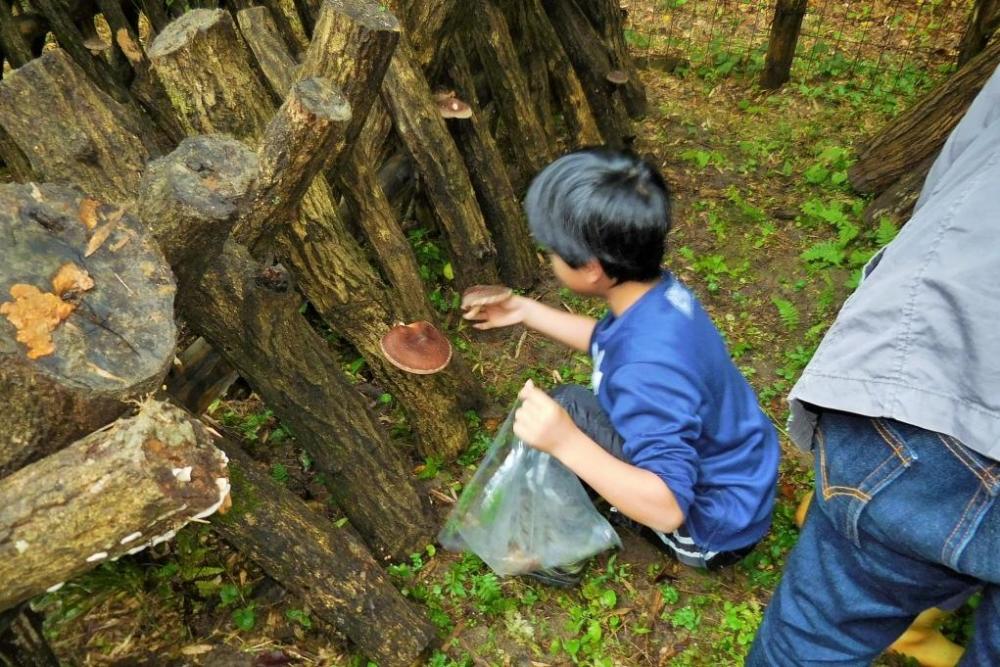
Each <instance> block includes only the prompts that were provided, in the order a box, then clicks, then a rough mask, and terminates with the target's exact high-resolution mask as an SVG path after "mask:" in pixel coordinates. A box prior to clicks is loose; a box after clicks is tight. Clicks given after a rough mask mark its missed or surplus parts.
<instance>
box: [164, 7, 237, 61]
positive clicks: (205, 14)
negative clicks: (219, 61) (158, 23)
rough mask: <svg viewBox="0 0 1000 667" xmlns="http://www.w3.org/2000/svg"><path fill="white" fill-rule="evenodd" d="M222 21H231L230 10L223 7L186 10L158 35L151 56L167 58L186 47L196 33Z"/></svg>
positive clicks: (205, 30) (210, 28)
mask: <svg viewBox="0 0 1000 667" xmlns="http://www.w3.org/2000/svg"><path fill="white" fill-rule="evenodd" d="M222 21H231V19H230V16H229V14H228V12H226V11H225V10H222V9H192V10H191V11H188V12H185V13H184V14H183V15H181V16H180V17H179V18H178V19H176V20H174V21H171V22H170V24H169V25H167V27H166V28H164V29H163V31H162V32H160V34H158V35H157V36H156V38H155V39H154V40H153V43H152V44H151V45H150V46H149V52H148V53H149V58H150V59H151V60H156V59H157V58H165V57H168V56H170V55H171V54H173V53H174V52H176V51H179V50H181V49H184V48H186V47H187V46H188V44H190V43H191V40H192V39H193V38H194V36H195V35H197V34H198V33H200V32H207V31H209V30H212V29H213V28H214V27H215V26H216V25H217V24H219V23H220V22H222Z"/></svg>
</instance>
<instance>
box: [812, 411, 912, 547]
mask: <svg viewBox="0 0 1000 667" xmlns="http://www.w3.org/2000/svg"><path fill="white" fill-rule="evenodd" d="M815 438H816V442H815V449H816V453H817V456H816V487H817V491H818V497H817V501H818V502H819V503H820V504H821V505H822V508H823V511H824V513H825V514H826V515H827V516H828V517H829V518H830V520H831V521H832V522H833V524H834V526H836V527H837V529H838V530H840V532H841V533H843V534H844V535H845V536H847V538H848V539H850V540H851V541H852V542H853V543H854V544H855V546H861V544H860V538H859V536H858V519H859V518H860V517H861V513H862V512H863V511H864V509H865V507H867V506H868V503H869V502H871V500H872V498H873V497H875V495H876V494H878V493H879V492H880V491H882V490H883V489H885V488H886V487H887V486H888V485H889V484H890V483H891V482H892V481H893V480H895V479H896V478H897V477H899V476H900V475H901V474H902V473H903V472H904V471H905V470H906V469H907V468H908V467H910V465H911V464H912V463H913V462H914V461H915V460H916V459H917V457H916V454H914V452H913V451H912V450H911V448H910V447H909V446H908V445H907V443H906V442H905V441H904V440H903V439H902V438H900V437H899V436H898V435H897V434H896V433H895V432H894V431H893V429H892V428H891V427H890V426H889V424H888V423H887V422H886V421H885V420H882V419H870V418H867V417H855V416H845V415H824V416H823V418H822V419H821V420H820V423H819V426H818V427H817V429H816V435H815ZM828 443H836V444H835V446H828Z"/></svg>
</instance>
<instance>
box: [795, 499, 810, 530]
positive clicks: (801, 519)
mask: <svg viewBox="0 0 1000 667" xmlns="http://www.w3.org/2000/svg"><path fill="white" fill-rule="evenodd" d="M812 499H813V492H812V491H810V492H809V493H807V494H806V495H804V496H803V497H802V500H801V501H800V502H799V507H798V509H796V510H795V525H796V526H798V527H799V528H802V525H803V524H804V523H805V522H806V513H808V512H809V505H811V504H812Z"/></svg>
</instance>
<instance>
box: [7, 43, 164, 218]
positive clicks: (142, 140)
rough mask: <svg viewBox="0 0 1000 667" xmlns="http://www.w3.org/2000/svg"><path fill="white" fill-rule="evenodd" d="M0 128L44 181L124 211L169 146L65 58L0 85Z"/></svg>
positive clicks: (50, 57)
mask: <svg viewBox="0 0 1000 667" xmlns="http://www.w3.org/2000/svg"><path fill="white" fill-rule="evenodd" d="M25 109H44V113H25V111H24V110H25ZM67 118H72V119H73V122H72V123H66V122H65V119H67ZM0 126H3V128H4V129H5V130H6V132H7V134H8V135H10V138H11V139H12V140H13V142H14V143H15V144H16V145H17V147H18V148H19V149H20V150H21V151H22V152H23V153H24V155H25V156H27V157H28V160H29V163H30V164H31V168H32V170H33V171H34V172H35V173H36V174H37V175H38V176H39V177H40V178H42V179H44V180H45V181H49V182H53V183H66V184H80V183H86V184H88V185H87V187H84V188H83V189H84V190H85V191H86V192H87V193H89V194H91V195H94V196H96V197H98V198H100V199H103V200H105V201H111V202H119V203H123V202H127V201H129V200H130V199H131V198H132V197H134V196H135V187H136V185H137V184H138V183H139V177H140V175H141V169H142V165H144V164H145V163H146V161H147V160H149V159H151V158H153V157H157V156H159V155H161V154H163V152H164V150H165V149H166V148H167V145H168V144H167V143H166V142H165V140H163V139H162V137H161V136H160V135H157V134H153V133H150V132H148V131H147V130H146V123H145V122H144V121H143V120H142V119H141V117H140V114H139V113H138V112H137V111H136V110H135V109H134V108H132V107H130V106H126V105H123V104H120V103H118V102H116V101H115V100H114V99H112V98H111V97H110V96H109V95H107V94H106V93H104V92H103V91H101V90H100V89H98V88H97V87H96V86H95V85H94V84H93V83H92V82H91V81H90V80H89V79H88V78H87V76H86V75H85V74H84V72H83V71H82V70H81V69H80V68H79V67H77V66H76V65H75V64H74V63H73V61H72V60H71V59H70V58H69V56H67V55H66V53H65V52H63V51H60V50H53V51H48V52H46V53H45V54H44V55H42V56H41V57H40V58H36V59H35V60H32V61H31V62H30V63H28V64H27V65H25V66H23V67H19V68H18V69H17V70H16V71H15V72H13V73H12V74H11V75H10V76H9V77H7V78H6V79H4V80H3V81H0ZM120 165H125V167H124V168H122V167H121V166H120Z"/></svg>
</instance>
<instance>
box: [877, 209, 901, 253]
mask: <svg viewBox="0 0 1000 667" xmlns="http://www.w3.org/2000/svg"><path fill="white" fill-rule="evenodd" d="M898 233H899V229H898V228H897V227H896V223H894V222H893V221H892V219H891V218H887V217H885V216H882V217H881V218H879V219H878V228H877V229H876V230H875V242H876V243H878V244H879V245H880V246H883V245H887V244H888V243H889V242H890V241H892V240H893V239H894V238H896V234H898Z"/></svg>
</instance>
